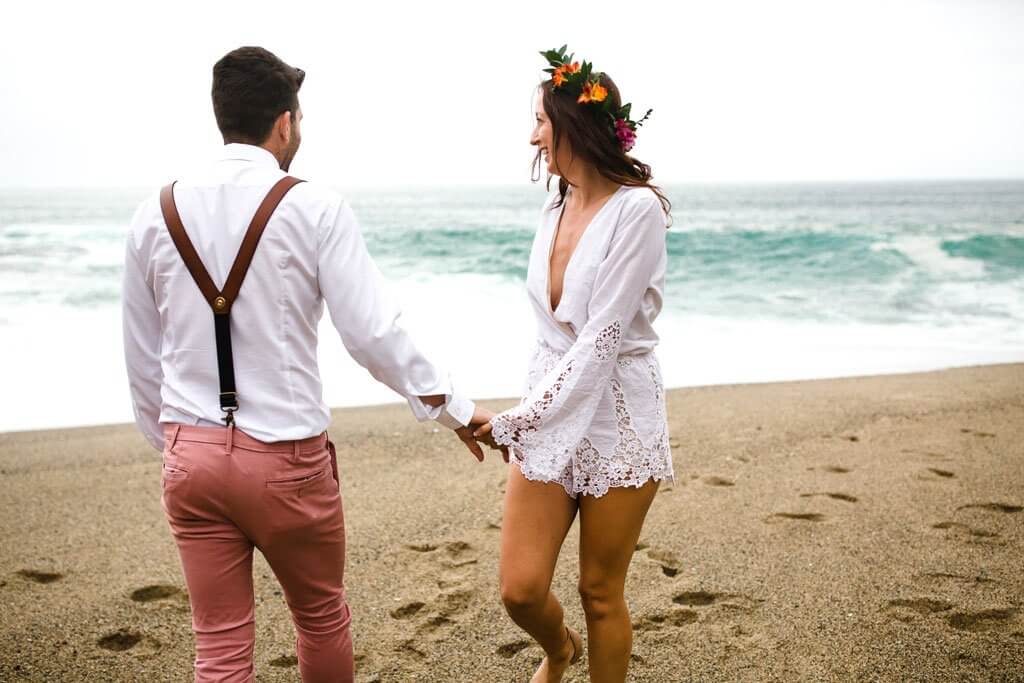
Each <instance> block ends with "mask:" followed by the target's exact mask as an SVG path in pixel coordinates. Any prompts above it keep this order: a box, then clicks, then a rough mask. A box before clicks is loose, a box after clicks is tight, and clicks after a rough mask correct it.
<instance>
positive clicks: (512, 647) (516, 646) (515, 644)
mask: <svg viewBox="0 0 1024 683" xmlns="http://www.w3.org/2000/svg"><path fill="white" fill-rule="evenodd" d="M531 645H533V641H531V640H514V641H512V642H511V643H505V644H504V645H501V646H499V647H498V649H497V650H495V652H496V653H497V654H499V655H501V656H502V657H504V658H505V659H512V658H513V657H515V656H516V655H517V654H519V653H520V652H522V651H523V650H525V649H526V648H528V647H530V646H531Z"/></svg>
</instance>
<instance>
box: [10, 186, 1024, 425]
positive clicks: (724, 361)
mask: <svg viewBox="0 0 1024 683" xmlns="http://www.w3.org/2000/svg"><path fill="white" fill-rule="evenodd" d="M664 189H665V190H666V193H667V194H668V196H669V198H670V199H671V200H672V202H673V205H674V208H673V215H674V225H673V227H672V228H671V230H670V231H669V233H668V250H669V270H668V275H667V292H666V296H665V312H664V314H663V317H662V319H661V321H659V323H660V326H661V330H662V335H663V347H665V346H669V347H670V348H673V349H681V350H685V354H686V360H685V362H684V361H682V360H680V361H679V363H678V364H677V366H676V367H675V368H673V367H672V359H665V360H664V361H663V362H664V363H665V365H666V377H667V379H668V382H669V384H671V385H682V384H695V383H708V382H720V381H730V382H732V381H761V380H766V379H786V378H798V377H807V376H826V375H828V376H831V375H842V374H854V373H862V372H893V371H900V370H912V369H923V368H928V367H942V366H947V365H967V364H972V363H979V362H998V361H1004V360H1024V181H977V182H919V183H857V184H783V185H679V186H668V187H666V188H664ZM145 194H146V191H142V190H99V191H95V190H93V191H86V190H59V191H57V190H34V191H11V190H4V191H0V341H3V342H4V346H5V350H6V348H8V347H18V351H19V353H18V354H16V355H14V358H15V360H11V359H10V358H9V359H8V360H7V361H5V363H6V365H5V366H3V367H0V372H3V373H4V375H5V377H6V378H7V379H8V382H7V386H8V388H11V387H14V388H17V387H18V386H20V385H19V384H18V382H19V381H21V380H19V379H18V378H19V377H23V378H24V381H23V383H24V384H28V383H30V382H31V376H32V375H31V373H28V372H23V371H22V370H23V368H25V367H31V366H33V365H34V364H38V363H42V362H47V363H50V362H53V360H52V355H53V354H52V353H50V354H49V355H48V356H47V358H45V359H44V358H42V357H41V354H42V353H43V352H44V351H43V350H42V347H40V345H38V344H36V343H34V340H35V339H36V338H37V337H38V336H39V335H40V334H41V332H39V330H40V329H42V328H41V327H40V326H41V325H44V324H45V325H51V326H56V327H61V324H60V321H62V320H75V321H76V323H75V324H76V325H77V326H78V328H77V329H78V334H80V335H85V336H88V335H89V334H91V335H93V336H92V339H93V341H92V344H91V346H90V347H89V348H95V349H98V350H97V351H96V352H94V353H93V356H96V357H98V356H102V357H103V358H106V359H107V360H106V361H103V362H100V361H95V360H93V361H92V362H95V363H98V364H99V365H100V366H102V367H103V372H104V373H105V376H107V375H110V374H117V375H119V377H120V376H123V370H121V368H120V367H119V360H118V354H119V353H120V330H119V326H118V325H117V321H116V317H117V312H118V310H119V308H118V301H119V287H120V272H121V260H122V255H123V244H124V238H125V235H126V229H127V226H128V223H129V221H130V219H131V215H132V212H133V211H134V208H135V206H136V204H137V203H138V201H139V200H140V199H142V198H143V197H144V196H145ZM345 194H346V196H347V197H348V198H349V199H350V201H351V203H352V204H353V206H354V208H355V211H356V214H357V216H358V218H359V219H360V221H361V223H362V225H363V228H364V232H365V234H366V239H367V244H368V246H369V249H370V251H371V253H372V254H373V255H374V257H375V258H376V259H377V261H378V263H379V264H380V266H381V269H382V270H383V271H384V273H385V274H386V275H387V276H388V278H389V279H390V280H392V281H394V282H395V283H396V288H397V290H398V292H399V294H400V295H401V296H402V297H403V301H404V302H406V305H407V310H408V307H409V306H410V305H412V306H414V307H415V308H416V309H417V310H416V311H415V312H417V313H422V311H420V310H419V309H423V308H428V309H436V310H437V311H439V313H438V315H440V316H441V317H444V313H445V312H446V311H447V309H449V308H451V307H452V306H461V305H467V306H469V305H471V304H472V305H475V306H476V308H477V313H476V315H475V316H473V317H472V319H468V320H465V321H463V320H462V319H460V318H455V317H452V318H450V319H449V318H445V321H446V322H445V325H446V327H445V329H444V330H443V335H448V336H447V337H444V336H441V337H439V338H438V339H437V341H438V342H439V345H442V346H443V345H444V343H445V341H446V340H447V339H461V338H473V337H480V335H481V332H480V330H479V325H480V324H481V322H484V323H486V324H489V325H492V326H493V325H496V324H499V325H500V324H501V323H502V320H501V309H502V308H503V307H505V308H507V309H508V310H509V311H512V310H515V311H517V312H516V313H515V316H516V317H514V322H513V323H510V324H509V325H506V326H505V329H507V328H512V329H507V334H504V335H503V336H502V337H501V338H500V339H494V338H493V337H492V338H491V339H490V340H489V343H492V344H499V348H500V350H501V352H502V353H506V354H511V353H514V352H515V350H516V349H519V348H521V347H522V348H526V347H528V346H529V343H530V338H531V332H530V331H529V329H528V328H529V327H530V325H531V323H530V321H529V319H528V316H527V315H526V314H525V313H524V310H525V309H524V308H523V305H522V300H523V291H522V282H523V280H524V278H525V275H526V263H527V256H528V253H529V249H530V243H531V241H532V238H533V232H534V230H535V227H536V225H537V221H538V216H539V210H540V206H541V204H542V203H543V201H544V197H545V192H544V189H543V187H537V186H529V185H525V186H523V187H518V188H487V189H484V188H476V189H457V188H449V189H443V190H431V189H415V190H408V189H404V190H403V189H388V190H376V191H370V190H353V191H346V192H345ZM495 307H496V308H497V312H496V311H495ZM488 309H490V310H489V312H488ZM509 315H512V313H509ZM481 316H482V318H481ZM414 317H415V316H414ZM44 320H45V323H44V322H43V321H44ZM82 321H85V322H84V323H83V322H82ZM90 321H96V322H95V323H92V322H90ZM100 321H103V322H100ZM83 324H84V326H85V327H86V328H88V331H83V329H82V327H83ZM64 327H66V326H64ZM437 334H438V335H441V334H442V333H441V332H438V333H437ZM427 336H429V333H428V335H427ZM741 339H742V340H746V341H747V342H756V343H754V344H753V346H754V347H755V348H757V349H758V350H757V351H756V355H757V357H758V359H759V360H758V363H756V364H755V363H753V362H752V361H750V362H748V363H747V364H744V362H743V358H740V356H743V355H745V354H747V353H749V352H748V351H747V349H749V348H750V346H751V345H750V344H747V345H744V344H741V343H740V341H739V340H741ZM502 344H503V346H502ZM730 345H732V346H730ZM723 349H729V352H728V353H727V352H726V351H724V350H723ZM491 351H492V352H493V351H494V349H493V348H492V349H491ZM480 353H483V352H482V351H481V352H480ZM680 353H683V352H682V351H680ZM8 355H9V356H10V355H11V354H8ZM471 355H472V352H471ZM103 363H106V365H105V366H104V365H103ZM76 367H80V366H76ZM79 372H80V371H79ZM516 372H518V370H517V371H516ZM499 374H500V373H499ZM510 376H511V373H510V375H509V377H510ZM118 381H120V379H118ZM511 382H512V381H511V379H509V378H508V377H506V378H503V379H500V380H495V381H493V382H492V383H491V384H480V385H479V389H480V391H484V392H488V393H489V394H490V395H512V394H515V393H516V392H517V391H518V386H512V384H511ZM470 383H472V382H470ZM10 391H11V392H12V393H8V390H7V389H5V393H7V394H8V395H7V402H8V403H9V404H10V406H14V407H16V405H15V404H16V403H17V401H15V400H14V399H13V398H11V396H13V391H14V390H13V389H11V390H10ZM365 391H368V390H367V389H366V387H362V388H360V387H356V388H355V389H341V390H338V391H337V393H335V394H333V398H332V400H333V401H334V402H336V403H352V402H357V403H358V402H362V401H360V397H361V396H364V395H365ZM329 393H330V392H329ZM117 400H121V398H118V399H117ZM111 401H112V402H114V403H116V401H115V400H113V399H111ZM2 407H4V406H0V408H2ZM8 407H9V406H8ZM117 410H118V411H120V410H121V408H118V409H117ZM0 412H2V411H0ZM112 414H114V413H113V412H112ZM116 414H117V415H121V412H117V413H116ZM21 419H22V421H24V419H25V418H24V417H23V418H21ZM94 419H95V418H89V420H94ZM18 424H21V423H20V422H19V423H18ZM3 428H5V423H3V422H0V429H3ZM6 428H10V427H9V426H7V427H6Z"/></svg>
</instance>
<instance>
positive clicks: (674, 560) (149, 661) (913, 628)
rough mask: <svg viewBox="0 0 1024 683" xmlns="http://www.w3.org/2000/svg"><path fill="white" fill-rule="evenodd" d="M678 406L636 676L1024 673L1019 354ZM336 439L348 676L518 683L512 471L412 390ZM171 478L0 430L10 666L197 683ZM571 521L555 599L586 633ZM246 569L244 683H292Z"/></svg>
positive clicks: (84, 449) (349, 419) (643, 568)
mask: <svg viewBox="0 0 1024 683" xmlns="http://www.w3.org/2000/svg"><path fill="white" fill-rule="evenodd" d="M485 403H486V404H487V405H489V406H491V407H493V408H502V407H505V406H508V405H510V404H511V403H512V401H511V400H496V401H489V402H485ZM668 404H669V406H668V407H669V420H670V427H671V433H672V444H673V456H674V458H675V470H676V478H677V479H676V482H675V484H674V485H666V486H663V487H662V490H661V492H660V493H659V494H658V496H657V499H656V500H655V503H654V506H653V508H652V510H651V513H650V515H649V517H648V521H647V524H646V526H645V529H644V532H643V534H642V536H641V543H640V545H639V547H638V549H637V552H636V554H635V558H634V562H633V565H632V567H631V570H630V575H629V581H628V585H627V598H628V600H629V603H630V607H631V609H632V613H633V621H634V625H635V638H634V648H633V652H634V656H633V664H632V667H631V672H630V680H633V681H657V682H670V681H671V682H674V681H824V680H828V681H868V680H870V681H1024V571H1022V570H1024V365H1001V366H987V367H978V368H965V369H957V370H948V371H941V372H931V373H923V374H913V375H898V376H885V377H866V378H856V379H842V380H823V381H811V382H791V383H781V384H764V385H746V386H726V387H707V388H697V389H679V390H673V391H670V392H668ZM331 436H332V439H333V440H334V441H335V443H336V444H337V446H338V454H339V465H340V471H341V479H342V492H343V495H344V499H345V509H346V519H347V526H348V543H349V556H348V569H347V572H348V573H347V578H348V586H349V599H350V602H351V605H352V609H353V625H354V626H353V628H354V636H355V640H356V653H357V668H358V671H359V674H358V680H360V681H364V682H368V681H380V682H404V681H431V682H441V681H459V682H463V681H484V682H490V681H495V682H505V681H526V680H528V678H529V675H530V673H531V672H532V670H533V668H534V667H535V666H536V664H537V663H538V662H539V661H540V657H541V651H540V650H539V649H538V648H537V647H536V646H535V645H532V644H531V643H530V642H529V641H528V640H527V639H526V638H525V637H524V634H522V633H521V632H519V631H518V630H517V628H516V627H515V626H514V625H513V624H512V622H511V621H510V620H509V619H508V618H507V617H506V616H505V614H504V611H503V609H502V607H501V605H500V602H499V600H498V597H497V549H498V536H499V528H500V525H501V496H502V489H503V484H504V479H505V470H504V466H503V465H502V463H501V462H500V460H499V459H498V458H496V457H493V456H492V457H491V458H489V459H488V461H487V462H485V463H484V464H483V465H480V464H478V463H476V461H475V460H473V459H472V458H471V457H470V456H469V454H468V453H467V452H466V451H465V450H464V449H463V448H462V446H461V444H460V443H459V442H458V441H457V440H456V439H455V437H454V436H453V435H452V434H450V433H448V432H446V431H445V430H435V428H434V426H433V425H432V424H429V423H428V424H418V423H416V422H415V421H414V420H413V419H412V417H411V415H410V414H409V411H408V409H407V408H406V407H404V406H400V405H394V406H384V407H371V408H357V409H344V410H337V411H335V412H334V419H333V423H332V426H331ZM159 470H160V467H159V454H158V453H156V452H155V451H154V450H152V449H151V448H150V447H149V446H148V444H146V443H145V441H144V440H143V439H142V437H141V436H140V435H139V434H138V433H137V432H136V431H135V429H134V426H130V425H118V426H109V427H107V426H105V427H89V428H82V429H64V430H57V431H48V432H46V431H41V432H22V433H7V434H0V547H2V548H3V550H2V554H0V607H2V609H0V631H2V637H0V680H4V681H19V680H26V681H147V682H149V681H185V680H191V660H192V656H193V654H192V635H191V631H190V628H189V608H188V600H187V595H186V594H185V592H184V582H183V579H182V575H181V570H180V567H179V564H178V559H177V556H176V553H175V549H174V546H173V543H172V541H171V538H170V534H169V532H168V530H167V525H166V522H165V521H164V518H163V514H162V512H161V510H160V502H159V496H160V481H159V475H160V472H159ZM575 536H576V529H575V528H574V530H573V531H572V532H570V537H569V539H568V541H567V542H566V545H565V548H564V549H563V552H562V559H561V561H560V564H559V568H558V573H557V577H556V581H555V590H556V592H557V594H558V595H559V596H560V597H561V599H562V601H563V603H564V604H565V606H566V612H567V615H568V618H569V620H570V623H572V624H574V625H576V626H577V627H579V628H582V627H583V617H582V612H581V610H580V608H579V600H578V597H577V594H576V590H575V582H576V577H577V571H576V552H577V548H578V545H577V542H576V539H575ZM255 577H256V596H257V616H256V618H257V646H256V663H257V674H258V678H259V680H261V681H296V680H298V673H297V668H296V667H295V659H294V645H293V639H294V635H293V630H292V625H291V622H290V619H289V616H288V612H287V608H286V606H285V604H284V602H283V598H282V597H281V594H280V589H279V588H278V586H277V584H276V582H275V581H274V579H273V575H272V574H271V573H270V571H269V569H268V568H267V566H266V564H265V563H264V562H263V561H262V559H260V558H259V557H257V561H256V565H255ZM565 680H566V681H585V680H587V678H586V664H585V662H584V664H583V665H578V666H576V667H574V668H573V669H572V670H571V672H570V675H569V676H567V677H566V679H565Z"/></svg>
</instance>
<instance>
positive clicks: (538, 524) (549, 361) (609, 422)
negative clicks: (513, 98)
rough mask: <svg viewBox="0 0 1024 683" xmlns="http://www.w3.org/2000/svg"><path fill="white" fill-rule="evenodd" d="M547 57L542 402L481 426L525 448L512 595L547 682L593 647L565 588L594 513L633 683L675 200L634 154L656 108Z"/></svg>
mask: <svg viewBox="0 0 1024 683" xmlns="http://www.w3.org/2000/svg"><path fill="white" fill-rule="evenodd" d="M542 54H543V55H544V56H545V57H546V58H547V59H548V62H549V63H550V65H551V68H549V69H547V70H546V71H547V72H548V73H550V74H551V78H550V80H547V81H545V82H544V83H543V84H542V85H541V86H540V88H539V93H538V97H537V100H536V106H535V109H536V126H535V128H534V130H533V134H532V135H531V138H530V144H532V145H534V146H535V147H537V158H536V161H535V164H536V167H537V169H538V170H539V166H540V163H541V159H542V158H543V160H544V161H545V162H546V165H547V171H548V174H549V182H550V176H551V175H557V176H559V181H558V192H557V193H553V194H552V197H551V198H550V199H549V201H548V202H547V204H546V205H545V207H544V210H543V213H542V218H541V225H540V229H539V230H538V231H537V235H536V238H535V240H534V244H533V251H532V253H531V256H530V264H529V271H528V275H527V289H528V292H529V296H530V302H531V304H532V305H533V308H534V310H535V312H536V315H537V323H538V331H539V339H538V343H537V348H536V351H535V353H534V356H533V359H532V361H531V363H530V368H529V374H528V379H527V385H528V390H527V395H526V397H525V398H524V399H523V401H522V403H520V405H518V406H516V407H515V408H512V409H510V410H507V411H505V412H503V413H500V414H498V415H497V416H495V417H493V418H492V419H491V421H490V422H489V423H487V424H485V425H484V426H483V427H481V428H480V429H478V430H477V431H476V435H477V436H479V437H481V438H485V439H493V440H494V441H495V442H496V443H497V444H499V445H502V446H507V447H510V449H511V451H512V465H513V466H512V467H510V468H509V477H508V483H507V487H506V493H505V511H504V519H503V524H502V540H501V562H500V564H501V570H500V571H501V596H502V601H503V602H504V604H505V607H506V609H507V611H508V613H509V615H510V616H511V617H512V619H513V620H514V621H515V622H516V623H517V624H518V625H519V626H520V627H522V628H523V629H524V630H525V631H526V632H527V633H529V634H530V635H531V636H533V637H534V638H535V639H536V640H537V641H538V643H540V645H541V647H543V648H544V651H545V653H546V654H547V657H546V658H545V659H544V661H543V662H542V663H541V665H540V668H539V669H538V670H537V672H536V674H535V675H534V677H533V679H532V680H533V681H534V682H537V683H545V682H549V681H559V680H561V678H562V674H563V672H564V671H565V670H566V668H567V667H568V666H569V665H570V664H572V663H574V662H576V661H577V660H578V659H579V657H580V655H581V654H582V639H581V637H580V635H579V634H578V633H577V632H576V631H575V630H573V629H571V628H569V627H568V626H567V625H566V624H565V623H564V621H563V612H562V607H561V605H560V604H559V602H558V600H557V598H555V596H554V595H553V594H552V593H551V590H550V586H551V579H552V574H553V572H554V568H555V563H556V561H557V559H558V553H559V550H560V549H561V546H562V542H563V541H564V539H565V536H566V534H567V533H568V531H569V527H570V526H571V524H572V522H573V519H574V518H575V516H576V513H577V512H578V513H579V515H580V584H579V591H580V596H581V598H582V602H583V609H584V612H585V614H586V621H587V636H588V652H589V660H590V676H591V681H595V682H596V681H602V682H603V681H624V680H625V677H626V669H627V667H628V665H629V657H630V650H631V646H632V629H631V624H630V618H629V610H628V608H627V607H626V601H625V598H624V595H623V591H624V587H625V580H626V572H627V569H628V568H629V563H630V560H631V558H632V556H633V551H634V549H635V547H636V543H637V539H638V538H639V536H640V528H641V526H642V525H643V521H644V517H645V516H646V514H647V509H648V508H649V507H650V504H651V501H652V500H653V499H654V495H655V493H656V492H657V490H658V485H659V482H660V481H662V480H665V479H671V478H672V459H671V452H670V449H669V444H668V428H667V423H666V419H665V403H664V395H663V390H662V382H661V372H660V369H659V366H658V361H657V359H656V358H655V356H654V353H653V351H652V349H653V348H654V346H655V344H656V343H657V341H658V336H657V335H656V334H655V332H654V330H653V328H652V327H651V324H652V323H653V322H654V319H655V318H656V317H657V315H658V312H659V311H660V310H661V302H662V290H663V285H664V278H665V265H666V250H665V232H666V227H667V215H668V210H669V208H670V206H669V203H668V201H667V200H666V199H665V198H664V196H663V195H662V194H661V192H660V191H659V190H658V189H657V188H656V187H654V186H652V185H651V184H650V179H651V170H650V167H648V166H647V165H645V164H643V163H641V162H640V161H638V160H636V159H634V158H632V157H630V156H629V155H628V154H627V152H629V150H630V149H631V148H632V146H633V142H634V140H635V135H636V128H637V126H639V125H640V124H641V123H642V122H643V120H644V119H646V118H647V117H646V116H644V117H643V118H642V119H641V120H640V121H632V120H630V118H629V110H630V107H629V105H626V106H622V104H621V100H620V97H619V93H618V89H617V88H616V86H615V84H614V83H613V82H612V80H611V78H609V77H608V76H607V75H605V74H598V73H595V72H593V71H592V68H591V65H590V64H588V63H586V62H583V64H582V65H580V64H579V63H577V62H573V61H572V56H571V55H569V56H566V54H565V47H562V48H561V49H560V50H552V51H549V52H545V53H542ZM648 114H650V112H648ZM537 175H538V177H539V174H537Z"/></svg>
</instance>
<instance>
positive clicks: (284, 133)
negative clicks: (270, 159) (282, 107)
mask: <svg viewBox="0 0 1024 683" xmlns="http://www.w3.org/2000/svg"><path fill="white" fill-rule="evenodd" d="M274 133H275V134H276V135H277V137H278V139H279V140H280V141H281V144H283V145H285V146H287V145H288V144H289V143H290V142H291V141H292V113H291V112H290V111H286V112H282V114H281V115H280V116H278V117H277V121H276V122H275V123H274Z"/></svg>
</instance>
